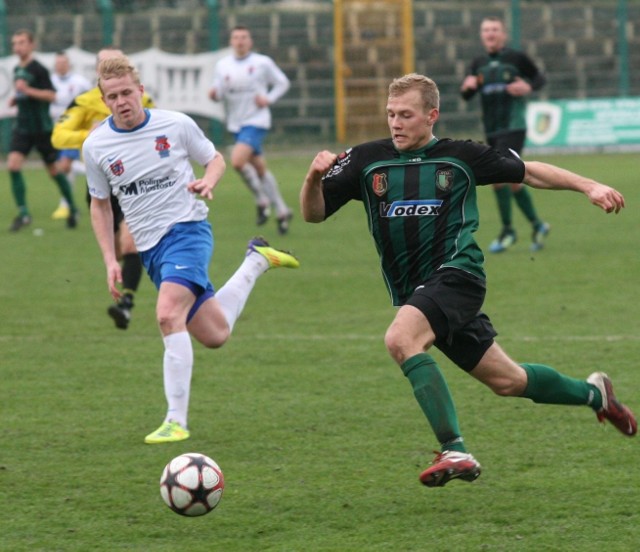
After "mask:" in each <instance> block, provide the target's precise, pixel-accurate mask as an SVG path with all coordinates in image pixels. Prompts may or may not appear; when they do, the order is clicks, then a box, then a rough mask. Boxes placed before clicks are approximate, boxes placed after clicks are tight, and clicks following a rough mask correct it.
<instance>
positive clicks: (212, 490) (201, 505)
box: [160, 452, 224, 517]
mask: <svg viewBox="0 0 640 552" xmlns="http://www.w3.org/2000/svg"><path fill="white" fill-rule="evenodd" d="M223 490H224V475H223V474H222V470H221V469H220V466H218V464H216V463H215V462H214V461H213V460H212V459H211V458H209V457H208V456H205V455H204V454H200V453H199V452H187V453H185V454H181V455H180V456H176V457H175V458H174V459H173V460H171V462H169V463H168V464H167V465H166V466H165V468H164V471H163V472H162V477H160V495H161V496H162V500H164V501H165V503H166V505H167V506H169V508H171V509H172V510H173V511H174V512H176V513H177V514H180V515H181V516H190V517H193V516H202V515H204V514H207V513H209V512H210V511H211V510H213V509H214V508H215V507H216V506H217V505H218V503H219V502H220V498H221V497H222V491H223Z"/></svg>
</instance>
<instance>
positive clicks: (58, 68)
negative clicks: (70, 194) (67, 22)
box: [49, 51, 93, 220]
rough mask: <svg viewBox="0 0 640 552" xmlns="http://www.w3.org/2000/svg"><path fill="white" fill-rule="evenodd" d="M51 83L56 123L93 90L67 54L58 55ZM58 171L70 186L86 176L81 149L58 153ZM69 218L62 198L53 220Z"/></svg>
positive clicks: (67, 206) (52, 117) (52, 116)
mask: <svg viewBox="0 0 640 552" xmlns="http://www.w3.org/2000/svg"><path fill="white" fill-rule="evenodd" d="M51 82H52V83H53V87H54V88H55V89H56V99H55V100H54V101H53V102H51V105H50V106H49V115H51V119H52V120H53V122H54V123H55V122H56V121H57V120H58V118H59V117H60V115H62V114H63V113H64V112H65V110H66V109H67V107H69V104H70V103H71V102H72V101H73V99H74V98H75V97H76V96H77V95H78V94H82V93H83V92H86V91H87V90H90V89H91V88H93V85H92V84H91V83H90V82H89V79H87V78H86V77H84V76H83V75H81V74H80V73H74V72H73V71H71V62H70V61H69V56H68V55H67V53H66V52H64V51H60V52H57V53H56V57H55V60H54V66H53V73H51ZM57 165H58V171H59V172H61V173H64V174H66V175H67V180H68V181H69V185H70V186H71V188H72V189H73V184H74V182H75V180H76V177H77V176H78V175H81V174H84V164H83V163H82V161H81V160H80V150H79V149H63V150H60V151H59V153H58V160H57ZM68 217H69V205H68V204H67V202H66V201H65V199H64V198H63V197H61V198H60V204H59V205H58V208H57V209H56V210H55V211H54V212H53V214H52V215H51V218H53V219H54V220H66V219H67V218H68Z"/></svg>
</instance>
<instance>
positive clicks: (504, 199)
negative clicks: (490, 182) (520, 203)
mask: <svg viewBox="0 0 640 552" xmlns="http://www.w3.org/2000/svg"><path fill="white" fill-rule="evenodd" d="M493 191H494V192H495V194H496V200H497V202H498V213H499V214H500V220H501V221H502V226H504V227H506V228H509V227H510V226H511V188H509V186H501V187H500V188H494V189H493Z"/></svg>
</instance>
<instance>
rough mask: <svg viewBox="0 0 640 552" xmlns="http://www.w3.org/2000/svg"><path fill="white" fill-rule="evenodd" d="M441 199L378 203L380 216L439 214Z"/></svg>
mask: <svg viewBox="0 0 640 552" xmlns="http://www.w3.org/2000/svg"><path fill="white" fill-rule="evenodd" d="M442 203H443V201H442V200H441V199H416V200H403V201H393V202H392V203H385V202H382V203H380V216H381V217H387V218H391V217H422V216H437V215H439V214H440V207H442Z"/></svg>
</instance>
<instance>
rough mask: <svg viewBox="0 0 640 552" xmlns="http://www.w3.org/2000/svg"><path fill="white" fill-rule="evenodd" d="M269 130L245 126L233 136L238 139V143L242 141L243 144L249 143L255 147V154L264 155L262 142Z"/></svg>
mask: <svg viewBox="0 0 640 552" xmlns="http://www.w3.org/2000/svg"><path fill="white" fill-rule="evenodd" d="M267 132H269V131H268V130H267V129H266V128H258V127H254V126H245V127H242V128H241V129H240V132H236V133H235V134H234V135H233V136H234V137H235V139H236V143H238V142H242V143H243V144H248V145H249V146H251V147H252V148H253V153H254V154H256V155H262V142H263V141H264V139H265V137H266V135H267Z"/></svg>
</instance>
